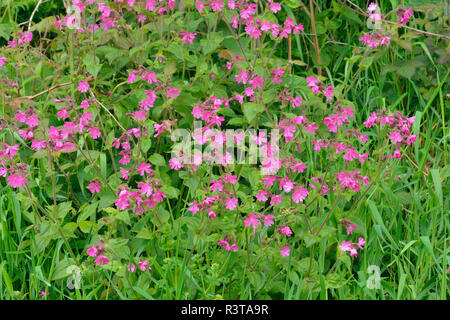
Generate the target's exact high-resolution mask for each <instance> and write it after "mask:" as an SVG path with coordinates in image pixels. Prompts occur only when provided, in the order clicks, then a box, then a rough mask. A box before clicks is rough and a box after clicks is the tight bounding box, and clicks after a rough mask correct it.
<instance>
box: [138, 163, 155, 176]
mask: <svg viewBox="0 0 450 320" xmlns="http://www.w3.org/2000/svg"><path fill="white" fill-rule="evenodd" d="M151 168H152V165H151V164H150V163H146V162H142V163H141V164H140V165H139V167H138V168H137V172H139V174H140V175H141V177H143V176H144V175H145V174H146V173H148V174H149V173H151V172H152V169H151Z"/></svg>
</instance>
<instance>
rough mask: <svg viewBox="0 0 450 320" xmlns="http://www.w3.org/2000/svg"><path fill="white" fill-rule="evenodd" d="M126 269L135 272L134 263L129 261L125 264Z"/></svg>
mask: <svg viewBox="0 0 450 320" xmlns="http://www.w3.org/2000/svg"><path fill="white" fill-rule="evenodd" d="M127 270H128V271H130V272H136V266H135V265H134V264H132V263H129V264H128V265H127Z"/></svg>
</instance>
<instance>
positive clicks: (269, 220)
mask: <svg viewBox="0 0 450 320" xmlns="http://www.w3.org/2000/svg"><path fill="white" fill-rule="evenodd" d="M272 219H275V216H274V215H273V214H268V215H267V216H264V226H265V227H270V226H271V225H273V223H274V222H273V220H272Z"/></svg>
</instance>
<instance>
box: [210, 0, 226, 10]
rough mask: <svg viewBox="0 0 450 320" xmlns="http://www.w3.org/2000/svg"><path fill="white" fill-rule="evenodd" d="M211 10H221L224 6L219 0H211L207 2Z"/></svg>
mask: <svg viewBox="0 0 450 320" xmlns="http://www.w3.org/2000/svg"><path fill="white" fill-rule="evenodd" d="M209 5H210V7H211V9H212V11H213V12H216V11H218V12H222V8H223V7H224V4H223V2H222V1H220V0H215V1H211V3H210V4H209Z"/></svg>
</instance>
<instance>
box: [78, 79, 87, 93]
mask: <svg viewBox="0 0 450 320" xmlns="http://www.w3.org/2000/svg"><path fill="white" fill-rule="evenodd" d="M88 90H89V83H87V82H86V81H81V82H80V83H79V84H78V91H80V92H81V93H84V92H87V91H88Z"/></svg>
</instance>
